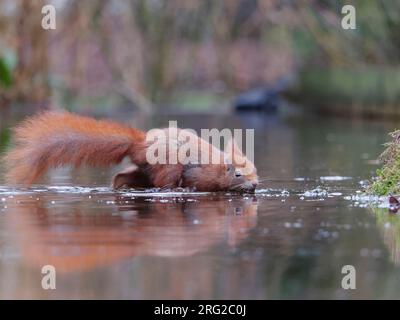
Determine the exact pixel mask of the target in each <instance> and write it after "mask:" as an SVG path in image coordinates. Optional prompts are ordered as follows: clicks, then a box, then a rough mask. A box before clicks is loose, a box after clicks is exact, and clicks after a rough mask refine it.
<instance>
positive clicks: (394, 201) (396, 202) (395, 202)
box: [389, 196, 399, 205]
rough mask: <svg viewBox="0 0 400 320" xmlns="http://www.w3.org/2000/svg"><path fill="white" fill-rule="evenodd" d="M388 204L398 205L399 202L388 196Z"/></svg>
mask: <svg viewBox="0 0 400 320" xmlns="http://www.w3.org/2000/svg"><path fill="white" fill-rule="evenodd" d="M389 203H390V204H395V205H399V200H397V199H396V197H393V196H390V197H389Z"/></svg>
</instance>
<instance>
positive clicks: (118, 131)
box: [5, 111, 258, 192]
mask: <svg viewBox="0 0 400 320" xmlns="http://www.w3.org/2000/svg"><path fill="white" fill-rule="evenodd" d="M159 130H161V131H163V132H165V133H166V135H167V140H168V141H167V142H168V143H167V144H166V143H165V142H164V143H162V142H159V141H152V142H151V141H150V142H149V141H148V139H146V133H145V132H143V131H140V130H138V129H135V128H131V127H128V126H124V125H122V124H119V123H116V122H112V121H107V120H95V119H92V118H89V117H84V116H79V115H75V114H72V113H69V112H64V111H63V112H51V111H47V112H44V113H41V114H38V115H36V116H33V117H31V118H28V119H27V120H25V121H23V122H22V123H21V124H20V125H18V126H17V127H16V128H14V130H13V132H14V138H15V147H14V148H13V149H12V150H11V151H9V152H8V153H7V154H6V156H5V162H6V165H7V166H8V171H7V173H6V177H7V181H8V182H9V183H12V184H23V185H30V184H32V183H34V182H35V181H37V179H38V178H40V177H41V176H42V175H43V174H44V173H45V172H46V171H47V170H49V169H50V168H56V167H59V166H63V165H72V166H75V167H78V166H80V165H88V166H110V165H114V164H118V163H120V162H121V161H122V160H123V159H124V158H125V157H128V158H130V160H131V162H132V163H133V165H132V166H131V167H129V168H127V169H126V170H124V171H122V172H119V173H118V174H116V175H115V176H114V179H113V187H114V189H120V188H123V187H129V188H135V187H142V188H153V187H155V188H177V187H182V188H190V189H194V190H197V191H239V192H253V191H254V190H255V188H256V186H257V184H258V177H257V172H256V168H255V166H254V164H253V163H252V162H251V161H250V160H249V159H248V158H246V156H245V155H244V154H243V153H242V151H241V150H240V149H239V147H238V146H237V144H236V143H235V141H234V140H233V139H231V140H230V141H229V142H228V143H227V146H226V148H225V151H221V150H219V149H217V148H215V147H214V146H213V145H212V144H210V143H208V142H206V141H205V140H203V139H201V138H200V137H198V136H197V135H194V134H193V133H191V132H189V131H186V130H182V129H176V128H175V130H177V132H181V133H184V134H186V135H187V136H190V137H191V138H192V139H191V144H192V145H196V144H197V147H198V148H199V149H198V150H199V154H200V155H201V154H206V151H208V152H209V154H216V155H217V158H218V157H219V158H220V159H221V161H220V162H219V163H217V164H198V163H186V164H182V163H175V164H169V163H167V164H159V163H156V164H151V163H149V161H148V159H147V154H146V152H147V151H149V148H153V149H154V147H155V146H156V147H159V148H160V150H163V149H164V150H165V151H166V152H167V155H168V157H170V154H169V153H170V152H171V151H172V150H171V145H174V146H175V151H178V152H179V151H180V150H181V148H183V146H182V145H180V144H179V142H178V141H175V140H174V141H172V140H173V139H176V138H174V137H172V134H171V131H170V130H171V129H168V128H167V129H159ZM171 142H172V143H171ZM186 147H187V146H186ZM229 150H231V151H232V152H231V153H229V152H227V151H229ZM210 151H211V153H210ZM229 155H230V156H229ZM229 157H231V161H230V162H228V163H227V161H224V159H226V158H229ZM213 163H214V162H213ZM245 168H246V170H244V169H245Z"/></svg>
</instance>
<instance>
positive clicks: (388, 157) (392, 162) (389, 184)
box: [368, 130, 400, 196]
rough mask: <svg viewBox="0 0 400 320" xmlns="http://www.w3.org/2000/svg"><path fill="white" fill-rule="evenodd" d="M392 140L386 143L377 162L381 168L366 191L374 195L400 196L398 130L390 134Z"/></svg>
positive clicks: (399, 143)
mask: <svg viewBox="0 0 400 320" xmlns="http://www.w3.org/2000/svg"><path fill="white" fill-rule="evenodd" d="M390 135H391V136H392V138H393V140H392V141H391V142H389V143H387V144H386V145H385V146H386V149H385V151H384V152H383V153H382V154H381V155H380V157H379V160H380V161H381V162H382V163H383V166H382V168H380V169H378V170H377V171H376V173H377V177H376V179H375V180H374V181H373V183H372V184H371V186H370V187H369V189H368V191H369V192H370V193H373V194H376V195H382V196H383V195H389V194H400V130H397V131H394V132H392V133H390Z"/></svg>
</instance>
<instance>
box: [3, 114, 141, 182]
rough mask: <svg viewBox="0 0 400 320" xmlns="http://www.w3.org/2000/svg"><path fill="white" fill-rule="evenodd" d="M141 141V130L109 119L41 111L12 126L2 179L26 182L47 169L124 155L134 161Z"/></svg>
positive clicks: (102, 163)
mask: <svg viewBox="0 0 400 320" xmlns="http://www.w3.org/2000/svg"><path fill="white" fill-rule="evenodd" d="M144 140H145V133H144V132H142V131H140V130H137V129H134V128H130V127H125V126H123V125H120V124H118V123H114V122H111V121H103V120H95V119H92V118H88V117H83V116H78V115H74V114H71V113H68V112H45V113H42V114H39V115H36V116H34V117H31V118H28V119H27V120H25V121H24V122H22V123H21V124H20V125H19V126H17V127H16V128H15V129H14V143H15V146H14V148H13V149H12V150H11V151H10V152H8V153H7V154H6V156H5V157H4V161H5V164H6V167H7V168H8V170H7V173H6V179H7V182H9V183H12V184H25V185H26V184H31V183H33V182H35V181H36V180H37V179H38V178H39V177H41V176H42V175H43V174H44V173H45V172H46V171H47V170H48V169H50V168H55V167H59V166H63V165H72V166H75V167H77V166H80V165H90V166H109V165H112V164H116V163H119V162H121V161H122V159H123V158H125V157H126V156H131V158H132V160H134V154H135V153H136V152H137V151H138V150H140V146H142V145H144ZM138 157H139V156H138Z"/></svg>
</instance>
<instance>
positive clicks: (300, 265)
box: [0, 115, 400, 299]
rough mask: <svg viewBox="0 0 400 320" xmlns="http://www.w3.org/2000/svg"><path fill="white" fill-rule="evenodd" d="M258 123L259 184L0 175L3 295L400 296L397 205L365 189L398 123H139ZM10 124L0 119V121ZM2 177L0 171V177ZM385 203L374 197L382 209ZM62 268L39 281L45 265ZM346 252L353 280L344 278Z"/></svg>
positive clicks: (234, 119) (66, 172)
mask: <svg viewBox="0 0 400 320" xmlns="http://www.w3.org/2000/svg"><path fill="white" fill-rule="evenodd" d="M168 120H178V125H179V126H180V127H189V128H193V129H200V128H202V127H205V128H213V127H216V128H225V127H228V128H255V135H256V154H255V156H256V165H257V167H258V170H259V175H260V177H261V178H263V179H265V180H264V182H263V183H262V184H261V185H260V188H259V189H258V190H257V192H256V194H254V195H233V194H207V193H182V192H176V193H149V192H138V191H135V190H129V191H124V192H118V193H115V192H113V191H112V190H110V189H109V188H108V184H109V181H110V178H111V176H112V174H113V172H115V171H116V170H117V169H118V168H113V169H111V170H107V171H104V170H92V169H80V170H71V169H68V168H66V169H62V170H56V171H53V172H52V173H51V174H50V175H49V176H48V177H46V178H45V179H44V180H43V181H41V182H40V184H38V185H35V186H33V187H32V188H29V189H22V188H16V189H14V188H10V187H9V186H6V185H4V181H3V182H2V185H1V186H0V298H50V299H51V298H101V299H109V298H123V299H145V298H156V299H158V298H161V299H181V298H184V299H192V298H193V299H197V298H198V299H207V298H218V299H277V298H288V299H292V298H306V299H309V298H333V299H341V298H353V299H356V298H400V291H399V290H397V288H398V286H399V284H400V268H399V266H398V263H399V262H400V255H399V253H398V252H399V250H400V247H399V246H398V241H399V240H398V239H399V236H400V228H399V226H400V224H399V217H398V216H397V215H394V214H390V213H389V212H388V210H387V208H385V206H386V202H385V199H380V200H379V199H373V200H375V201H370V200H371V199H367V198H365V197H363V196H362V193H361V192H362V190H363V186H364V185H365V184H366V180H367V179H369V177H370V176H371V174H373V172H374V171H375V170H376V168H377V165H376V163H375V161H374V160H375V159H376V157H377V155H378V154H379V153H380V152H381V151H382V144H383V143H384V142H385V141H386V140H387V132H389V131H391V130H393V129H394V128H395V124H394V123H385V122H365V121H352V120H347V119H334V120H327V119H324V118H317V117H315V118H314V117H313V118H306V117H288V116H286V117H285V116H282V117H279V116H278V117H274V116H260V115H247V116H240V117H239V116H231V117H226V116H213V117H212V116H202V115H198V116H197V115H196V116H195V117H194V116H179V117H178V116H169V117H162V116H159V117H157V118H156V119H152V120H145V121H143V120H142V119H140V120H139V119H135V118H134V117H133V118H132V119H131V121H128V122H131V123H132V124H135V122H136V125H137V126H139V127H142V128H151V127H153V126H166V125H167V124H168ZM11 123H13V122H10V121H7V119H1V125H2V126H3V128H5V127H8V126H9V125H10V124H11ZM0 181H2V180H1V178H0ZM378 207H381V208H378ZM47 264H51V265H53V266H55V268H56V271H57V278H56V290H43V289H42V287H41V280H42V274H41V268H42V267H43V266H44V265H47ZM344 265H353V266H354V267H355V268H356V272H357V281H356V286H357V289H356V290H344V289H342V287H341V281H342V277H343V276H344V275H343V274H342V273H341V270H342V267H343V266H344Z"/></svg>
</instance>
